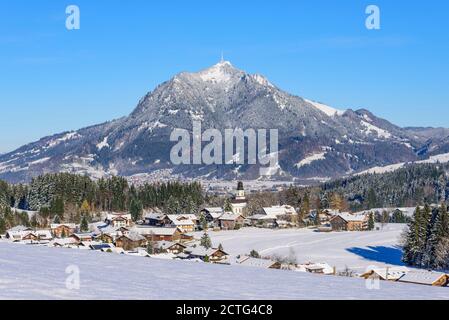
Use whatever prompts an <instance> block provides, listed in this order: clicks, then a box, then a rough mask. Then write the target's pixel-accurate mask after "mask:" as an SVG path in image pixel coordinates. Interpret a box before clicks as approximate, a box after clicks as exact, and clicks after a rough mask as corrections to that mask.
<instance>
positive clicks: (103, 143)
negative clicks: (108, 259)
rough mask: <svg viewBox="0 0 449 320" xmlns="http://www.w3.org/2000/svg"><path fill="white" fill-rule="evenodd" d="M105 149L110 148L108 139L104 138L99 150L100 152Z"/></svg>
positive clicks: (98, 145) (98, 147)
mask: <svg viewBox="0 0 449 320" xmlns="http://www.w3.org/2000/svg"><path fill="white" fill-rule="evenodd" d="M103 148H109V144H108V137H104V139H103V141H101V142H100V143H98V144H97V149H98V150H99V151H100V150H102V149H103Z"/></svg>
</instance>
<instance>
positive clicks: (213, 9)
mask: <svg viewBox="0 0 449 320" xmlns="http://www.w3.org/2000/svg"><path fill="white" fill-rule="evenodd" d="M70 4H76V5H78V6H79V8H80V11H81V29H80V30H76V31H68V30H66V28H65V19H66V14H65V8H66V7H67V6H68V5H70ZM369 4H376V5H378V6H379V7H380V9H381V30H367V29H366V28H365V19H366V14H365V8H366V7H367V6H368V5H369ZM448 15H449V2H448V1H447V0H429V1H423V0H420V1H406V0H394V1H391V0H385V1H383V0H382V1H379V0H373V1H360V0H345V1H343V0H313V1H312V0H307V1H305V0H302V1H301V0H294V1H293V0H292V1H282V0H277V1H271V2H269V1H224V0H223V1H210V0H209V1H194V0H192V1H163V2H162V1H148V0H133V1H119V0H107V1H106V0H72V1H70V2H69V1H62V0H39V1H29V0H0V152H7V151H11V150H13V149H15V148H17V147H19V146H20V145H22V144H25V143H28V142H31V141H35V140H37V139H39V138H41V137H43V136H46V135H50V134H53V133H58V132H63V131H67V130H74V129H79V128H81V127H84V126H88V125H92V124H96V123H100V122H104V121H107V120H111V119H114V118H118V117H121V116H125V115H127V114H129V113H130V112H131V111H132V110H133V108H134V107H135V106H136V104H137V102H138V100H139V99H140V98H141V97H142V96H143V95H145V94H146V93H147V92H148V91H151V90H152V89H154V87H155V86H156V85H158V84H159V83H161V82H163V81H165V80H168V79H169V78H171V77H172V76H173V75H175V74H176V73H178V72H181V71H197V70H200V69H203V68H205V67H208V66H210V65H212V64H214V63H216V62H217V61H218V60H219V58H220V55H221V51H223V52H224V54H225V58H226V59H227V60H230V61H231V62H232V63H233V64H234V65H235V66H237V67H239V68H241V69H244V70H246V71H248V72H250V73H256V72H257V73H261V74H264V75H265V76H267V77H268V79H269V80H270V81H271V82H273V83H275V84H276V85H278V86H279V87H281V88H283V89H284V90H286V91H289V92H291V93H293V94H297V95H300V96H303V97H306V98H310V99H314V100H318V101H321V102H324V103H327V104H329V105H332V106H335V107H339V108H354V109H357V108H361V107H364V108H367V109H369V110H371V111H372V112H373V113H375V114H376V115H378V116H381V117H384V118H386V119H388V120H390V121H392V122H394V123H396V124H398V125H401V126H446V127H449V123H448V120H447V118H448V117H447V116H448V115H449V112H448V110H449V109H448V108H449V102H448V101H449V90H448V89H449V62H448V59H449V58H448V57H449V32H448V31H449V19H448V18H447V16H448Z"/></svg>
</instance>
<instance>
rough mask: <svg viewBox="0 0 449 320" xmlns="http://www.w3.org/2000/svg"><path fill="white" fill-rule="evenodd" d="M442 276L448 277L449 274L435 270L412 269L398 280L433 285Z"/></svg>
mask: <svg viewBox="0 0 449 320" xmlns="http://www.w3.org/2000/svg"><path fill="white" fill-rule="evenodd" d="M442 277H448V275H447V274H445V273H442V272H435V271H412V272H409V273H407V274H404V275H403V276H402V277H401V278H399V280H398V281H400V282H409V283H418V284H426V285H433V284H434V283H435V282H437V281H438V280H440V279H441V278H442Z"/></svg>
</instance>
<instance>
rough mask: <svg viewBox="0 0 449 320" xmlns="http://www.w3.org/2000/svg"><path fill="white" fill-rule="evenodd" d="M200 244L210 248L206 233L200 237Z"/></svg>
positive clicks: (210, 244)
mask: <svg viewBox="0 0 449 320" xmlns="http://www.w3.org/2000/svg"><path fill="white" fill-rule="evenodd" d="M200 245H201V246H202V247H204V248H206V249H210V248H212V241H211V239H210V237H209V235H208V234H207V233H204V234H203V236H202V237H201V241H200Z"/></svg>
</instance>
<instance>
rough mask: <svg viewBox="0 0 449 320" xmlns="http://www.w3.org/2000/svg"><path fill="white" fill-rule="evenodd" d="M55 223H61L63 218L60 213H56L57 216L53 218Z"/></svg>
mask: <svg viewBox="0 0 449 320" xmlns="http://www.w3.org/2000/svg"><path fill="white" fill-rule="evenodd" d="M53 223H56V224H59V223H61V218H60V217H59V215H55V217H54V218H53Z"/></svg>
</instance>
